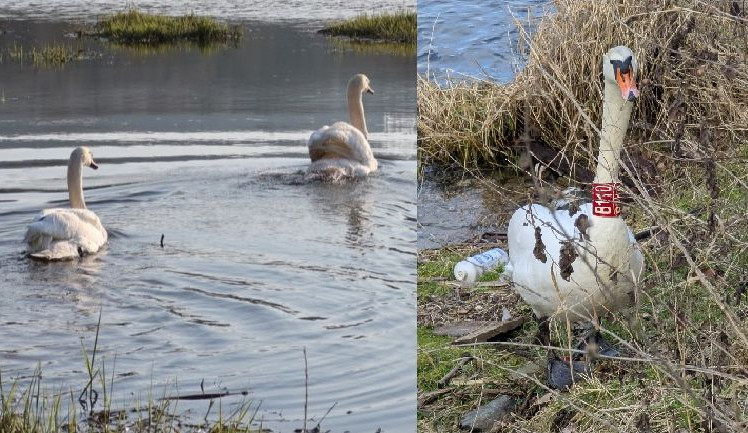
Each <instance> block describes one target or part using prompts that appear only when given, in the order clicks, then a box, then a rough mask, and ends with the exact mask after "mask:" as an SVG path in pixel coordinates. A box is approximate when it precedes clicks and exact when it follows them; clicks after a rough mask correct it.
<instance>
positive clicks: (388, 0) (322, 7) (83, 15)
mask: <svg viewBox="0 0 748 433" xmlns="http://www.w3.org/2000/svg"><path fill="white" fill-rule="evenodd" d="M2 3H3V4H2V5H0V18H23V19H28V18H32V19H37V20H54V21H58V20H62V19H65V20H85V21H95V20H96V17H97V16H99V15H106V14H110V13H113V12H119V11H121V10H123V9H124V8H125V7H126V6H127V5H134V6H136V7H137V8H138V9H140V10H142V11H145V12H153V13H161V14H167V15H183V14H189V13H192V12H194V13H195V14H197V15H209V16H213V17H217V18H223V19H228V20H232V21H236V20H242V21H246V20H254V21H265V22H268V21H272V22H278V21H283V22H294V23H297V22H308V23H315V22H317V23H319V22H320V21H328V20H339V19H343V18H350V17H353V16H356V15H358V14H361V13H372V11H377V12H380V11H398V10H404V9H407V10H412V9H414V8H415V5H414V2H413V1H412V0H346V1H341V0H315V1H303V0H281V1H276V0H254V1H240V0H213V1H203V0H130V1H122V0H119V1H117V0H90V1H82V0H45V1H38V0H4V1H3V2H2ZM322 24H323V23H319V26H320V27H321V26H322Z"/></svg>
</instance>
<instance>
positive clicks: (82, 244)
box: [25, 208, 108, 260]
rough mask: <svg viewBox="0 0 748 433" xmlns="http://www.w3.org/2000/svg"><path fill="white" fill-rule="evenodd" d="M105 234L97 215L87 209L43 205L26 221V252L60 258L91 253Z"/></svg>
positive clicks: (44, 257)
mask: <svg viewBox="0 0 748 433" xmlns="http://www.w3.org/2000/svg"><path fill="white" fill-rule="evenodd" d="M107 239H108V235H107V232H106V230H105V229H104V226H102V225H101V221H99V217H98V216H96V214H95V213H93V212H92V211H90V210H88V209H64V208H55V209H44V210H43V211H41V212H40V213H39V214H38V215H37V216H36V217H35V218H34V221H33V222H32V223H31V224H29V226H28V228H27V231H26V238H25V241H26V243H27V244H28V247H29V255H30V256H32V257H34V258H40V259H46V260H63V259H70V258H74V257H78V256H81V255H87V254H94V253H96V252H98V251H99V249H100V248H101V247H102V246H104V244H106V241H107Z"/></svg>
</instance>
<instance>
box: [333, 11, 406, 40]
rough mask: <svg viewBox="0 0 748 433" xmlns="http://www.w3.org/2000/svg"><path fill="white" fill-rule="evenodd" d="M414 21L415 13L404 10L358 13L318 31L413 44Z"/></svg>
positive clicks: (354, 37) (334, 34)
mask: <svg viewBox="0 0 748 433" xmlns="http://www.w3.org/2000/svg"><path fill="white" fill-rule="evenodd" d="M416 21H417V20H416V13H415V12H406V11H401V12H397V13H385V14H380V15H359V16H357V17H355V18H352V19H349V20H345V21H339V22H335V23H333V24H331V25H330V26H328V27H326V28H324V29H322V30H320V33H323V34H326V35H330V36H346V37H349V38H353V39H363V40H372V41H382V42H397V43H404V44H413V45H415V43H416V27H417V22H416Z"/></svg>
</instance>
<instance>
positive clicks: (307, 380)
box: [302, 346, 309, 433]
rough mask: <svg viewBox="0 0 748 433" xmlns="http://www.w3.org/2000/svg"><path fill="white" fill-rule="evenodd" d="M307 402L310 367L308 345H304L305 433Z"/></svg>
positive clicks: (304, 430)
mask: <svg viewBox="0 0 748 433" xmlns="http://www.w3.org/2000/svg"><path fill="white" fill-rule="evenodd" d="M307 403H309V368H308V365H307V361H306V346H304V429H303V430H302V431H303V432H304V433H307V432H306V413H307V407H308V405H307Z"/></svg>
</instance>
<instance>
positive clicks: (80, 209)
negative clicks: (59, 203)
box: [24, 147, 108, 260]
mask: <svg viewBox="0 0 748 433" xmlns="http://www.w3.org/2000/svg"><path fill="white" fill-rule="evenodd" d="M84 166H86V167H91V168H93V169H94V170H96V169H98V168H99V166H98V165H96V163H95V162H94V159H93V154H91V151H90V150H89V149H88V148H87V147H79V148H77V149H75V150H73V153H71V154H70V161H68V195H69V197H70V209H67V208H54V209H44V210H43V211H41V212H40V213H39V214H38V215H37V216H36V217H35V218H34V221H33V222H32V223H31V224H29V226H28V228H27V229H26V237H25V239H24V240H25V241H26V243H27V244H28V255H29V256H30V257H33V258H37V259H43V260H66V259H73V258H75V257H80V256H84V255H87V254H94V253H96V252H97V251H99V249H100V248H101V247H102V246H103V245H104V244H105V243H106V241H107V238H108V236H107V232H106V230H105V229H104V227H103V226H102V225H101V221H99V217H97V216H96V214H95V213H93V212H91V211H90V210H88V209H86V202H85V201H84V200H83V176H82V173H81V171H82V169H83V167H84Z"/></svg>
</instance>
